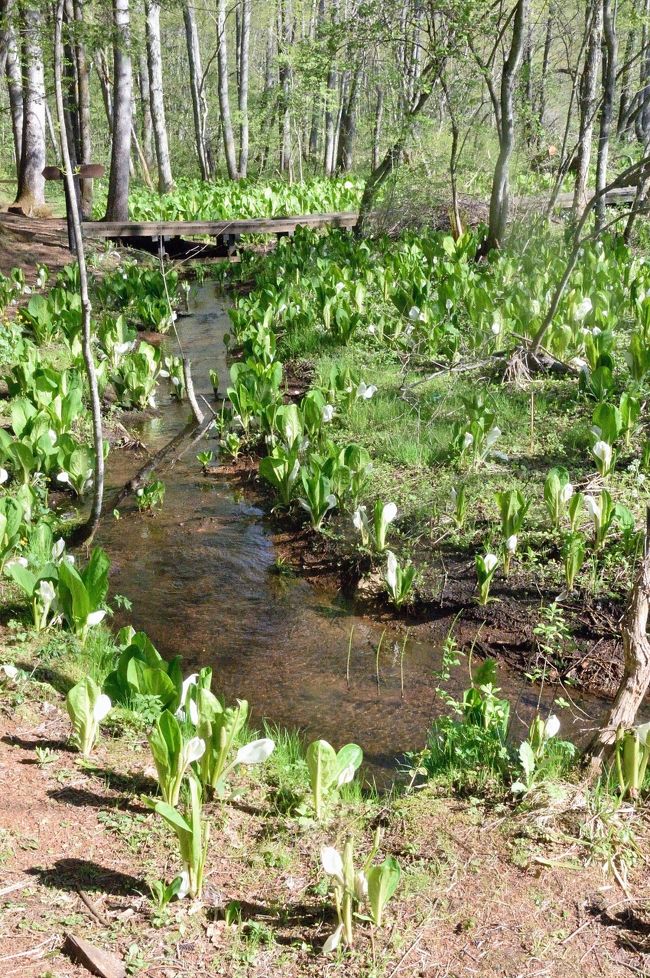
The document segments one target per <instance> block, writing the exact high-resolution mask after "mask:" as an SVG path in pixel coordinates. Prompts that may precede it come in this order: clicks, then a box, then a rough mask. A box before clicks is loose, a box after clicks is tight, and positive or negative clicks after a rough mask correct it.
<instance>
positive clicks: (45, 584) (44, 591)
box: [37, 581, 56, 604]
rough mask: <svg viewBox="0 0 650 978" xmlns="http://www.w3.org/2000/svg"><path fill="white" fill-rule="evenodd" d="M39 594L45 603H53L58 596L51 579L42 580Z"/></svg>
mask: <svg viewBox="0 0 650 978" xmlns="http://www.w3.org/2000/svg"><path fill="white" fill-rule="evenodd" d="M37 594H38V596H39V597H40V598H41V600H42V601H43V603H44V604H52V602H53V601H54V598H55V597H56V591H55V590H54V585H53V584H52V582H51V581H41V583H40V584H39V585H38V590H37Z"/></svg>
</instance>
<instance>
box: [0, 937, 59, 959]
mask: <svg viewBox="0 0 650 978" xmlns="http://www.w3.org/2000/svg"><path fill="white" fill-rule="evenodd" d="M56 939H57V935H56V934H50V936H49V937H46V938H45V940H44V941H41V943H40V944H37V945H36V947H30V948H28V949H27V950H26V951H18V952H17V953H16V954H7V955H6V956H5V957H4V958H0V962H3V961H13V960H14V958H31V956H32V955H33V954H37V953H38V952H39V951H40V950H41V948H43V947H45V945H46V944H52V943H53V942H55V941H56Z"/></svg>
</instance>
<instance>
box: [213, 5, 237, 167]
mask: <svg viewBox="0 0 650 978" xmlns="http://www.w3.org/2000/svg"><path fill="white" fill-rule="evenodd" d="M217 45H218V47H217V68H218V71H219V111H220V112H221V132H222V134H223V148H224V152H225V156H226V166H227V168H228V176H229V177H230V179H231V180H237V178H238V177H239V173H238V170H237V159H236V154H235V137H234V134H233V128H232V119H231V116H230V94H229V92H228V41H227V27H226V0H219V7H218V9H217Z"/></svg>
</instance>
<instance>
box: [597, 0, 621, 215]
mask: <svg viewBox="0 0 650 978" xmlns="http://www.w3.org/2000/svg"><path fill="white" fill-rule="evenodd" d="M617 70H618V43H617V38H616V27H615V24H614V17H613V12H612V4H611V0H603V100H602V105H601V109H600V132H599V135H598V164H597V169H596V190H602V189H603V187H604V186H605V184H606V183H607V165H608V163H609V134H610V130H611V127H612V116H613V113H614V95H615V93H616V72H617ZM604 224H605V198H604V197H600V199H599V201H598V204H597V206H596V228H597V230H598V232H600V231H601V230H602V228H603V226H604Z"/></svg>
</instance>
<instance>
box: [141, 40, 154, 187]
mask: <svg viewBox="0 0 650 978" xmlns="http://www.w3.org/2000/svg"><path fill="white" fill-rule="evenodd" d="M138 88H139V89H140V106H141V110H142V124H141V128H140V132H141V147H142V155H143V156H144V158H145V160H146V161H147V169H148V170H151V169H152V167H153V164H154V146H153V122H152V119H151V91H150V87H149V65H148V64H147V55H146V53H145V52H144V51H141V52H140V60H139V65H138Z"/></svg>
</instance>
